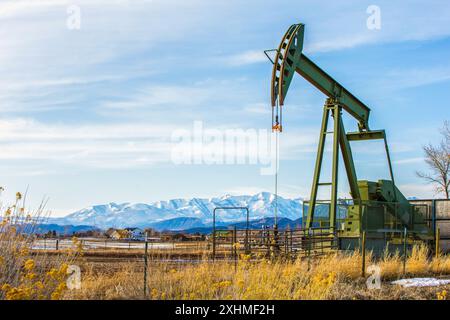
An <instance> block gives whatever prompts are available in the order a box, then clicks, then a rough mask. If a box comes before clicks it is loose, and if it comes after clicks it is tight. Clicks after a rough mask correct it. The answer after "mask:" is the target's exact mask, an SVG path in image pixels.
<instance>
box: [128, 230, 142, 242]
mask: <svg viewBox="0 0 450 320" xmlns="http://www.w3.org/2000/svg"><path fill="white" fill-rule="evenodd" d="M125 231H126V232H127V233H128V239H130V240H145V231H144V230H142V229H140V228H125Z"/></svg>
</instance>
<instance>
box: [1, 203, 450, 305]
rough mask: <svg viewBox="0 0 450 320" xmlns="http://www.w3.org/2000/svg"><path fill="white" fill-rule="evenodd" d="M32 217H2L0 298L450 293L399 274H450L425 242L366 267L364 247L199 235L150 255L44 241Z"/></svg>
mask: <svg viewBox="0 0 450 320" xmlns="http://www.w3.org/2000/svg"><path fill="white" fill-rule="evenodd" d="M8 212H9V213H8ZM27 219H28V218H27V217H24V214H23V211H22V210H17V211H7V215H6V218H4V219H3V221H2V222H1V223H0V299H8V300H16V299H22V300H27V299H31V300H36V299H41V300H46V299H53V300H59V299H161V300H173V299H177V300H178V299H193V300H195V299H244V300H247V299H248V300H253V299H275V300H276V299H289V300H291V299H295V300H305V299H390V300H392V299H441V300H443V299H447V291H448V290H449V289H450V286H449V285H448V284H447V285H441V286H435V287H428V288H403V287H401V286H399V285H393V284H392V283H391V282H392V281H393V280H397V279H401V278H411V277H435V278H440V279H448V278H449V277H450V256H448V255H442V256H439V257H434V258H431V257H430V255H429V252H428V251H427V248H426V247H423V246H415V247H414V248H413V250H412V252H411V253H410V254H409V255H408V256H407V259H406V260H405V261H404V260H403V258H402V257H401V256H400V255H398V254H393V255H392V254H388V253H386V254H385V255H384V257H382V258H379V259H378V260H375V259H374V258H373V257H372V255H371V254H370V252H368V253H367V255H366V260H365V261H366V267H367V274H366V275H364V276H363V275H362V261H363V260H362V257H361V255H360V253H359V252H352V253H344V252H337V251H333V250H328V251H323V252H321V255H316V256H305V255H297V256H292V255H286V254H283V251H282V250H281V251H280V252H279V253H278V254H273V252H271V253H272V254H261V252H259V253H256V252H253V253H251V254H247V253H246V252H245V250H243V248H242V247H241V246H240V243H239V242H237V243H234V244H231V243H228V246H229V247H228V248H227V249H225V250H218V255H217V256H216V259H215V260H213V259H212V257H211V244H210V243H208V242H206V241H203V242H202V241H194V242H171V243H151V244H149V246H148V254H147V256H146V259H144V247H143V245H142V243H133V242H129V243H122V242H108V241H105V240H98V239H77V238H73V239H69V240H67V239H66V240H58V241H56V240H42V239H40V240H36V239H35V237H34V236H33V235H32V233H31V232H29V231H30V230H26V229H27V228H32V224H30V223H23V221H25V222H26V221H27ZM219 249H220V248H219ZM235 251H236V252H238V254H237V255H233V253H234V252H235ZM266 253H267V252H266ZM373 266H377V267H379V269H378V270H379V279H380V280H381V283H380V287H379V288H377V289H369V288H368V286H367V281H368V278H369V276H370V269H371V268H372V267H373ZM145 271H147V272H145ZM375 271H376V270H375ZM75 276H76V277H75ZM375 276H376V274H375ZM375 278H376V277H375ZM370 279H373V276H372V278H370ZM145 283H146V285H145ZM370 284H371V285H373V282H372V281H371V282H370ZM375 284H376V281H375Z"/></svg>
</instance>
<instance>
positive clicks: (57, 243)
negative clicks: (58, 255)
mask: <svg viewBox="0 0 450 320" xmlns="http://www.w3.org/2000/svg"><path fill="white" fill-rule="evenodd" d="M55 249H56V251H58V250H59V239H56V248H55Z"/></svg>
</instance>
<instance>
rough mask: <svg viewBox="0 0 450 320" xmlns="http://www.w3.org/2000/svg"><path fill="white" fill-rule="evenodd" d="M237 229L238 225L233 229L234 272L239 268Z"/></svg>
mask: <svg viewBox="0 0 450 320" xmlns="http://www.w3.org/2000/svg"><path fill="white" fill-rule="evenodd" d="M236 245H237V229H236V226H234V229H233V249H234V250H233V253H234V272H236V270H237V247H236Z"/></svg>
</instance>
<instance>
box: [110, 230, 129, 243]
mask: <svg viewBox="0 0 450 320" xmlns="http://www.w3.org/2000/svg"><path fill="white" fill-rule="evenodd" d="M108 234H109V237H110V238H111V239H114V240H124V239H128V238H129V233H128V231H126V230H123V229H115V230H111V231H110V232H109V233H108Z"/></svg>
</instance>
